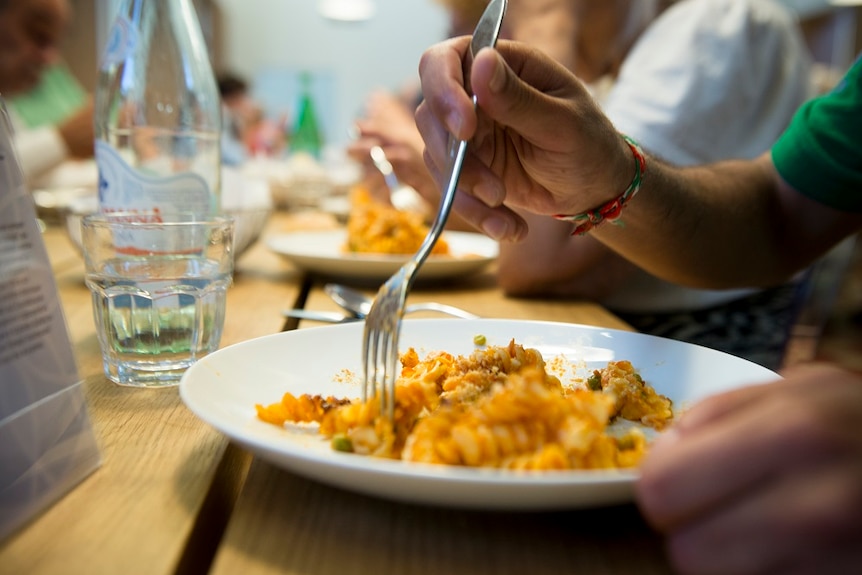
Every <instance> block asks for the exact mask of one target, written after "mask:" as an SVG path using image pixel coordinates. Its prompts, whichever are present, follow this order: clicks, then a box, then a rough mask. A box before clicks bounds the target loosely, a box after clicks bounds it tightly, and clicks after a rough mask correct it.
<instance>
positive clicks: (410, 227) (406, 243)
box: [345, 187, 449, 255]
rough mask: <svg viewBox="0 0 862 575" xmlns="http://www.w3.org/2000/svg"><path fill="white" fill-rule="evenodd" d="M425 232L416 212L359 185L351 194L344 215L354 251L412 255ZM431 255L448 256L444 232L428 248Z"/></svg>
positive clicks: (348, 242)
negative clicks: (385, 200) (373, 193)
mask: <svg viewBox="0 0 862 575" xmlns="http://www.w3.org/2000/svg"><path fill="white" fill-rule="evenodd" d="M427 234H428V226H427V225H426V224H425V222H424V221H423V219H422V216H421V215H420V214H418V213H416V212H407V211H402V210H398V209H396V208H395V207H393V206H391V205H389V204H384V203H382V202H379V201H376V200H375V199H374V198H372V197H371V195H370V194H369V193H368V191H367V190H365V189H364V188H362V187H356V188H354V190H353V191H352V193H351V196H350V214H349V216H348V218H347V245H346V246H345V250H346V251H348V252H353V253H372V254H413V253H415V252H416V251H417V250H418V249H419V246H420V245H422V242H423V241H424V240H425V236H426V235H427ZM431 253H432V254H433V255H448V254H449V246H448V244H447V243H446V235H445V234H443V235H442V236H441V237H440V238H439V239H438V240H437V243H436V244H435V245H434V248H433V249H432V250H431Z"/></svg>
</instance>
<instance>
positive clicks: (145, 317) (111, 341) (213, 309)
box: [81, 213, 234, 387]
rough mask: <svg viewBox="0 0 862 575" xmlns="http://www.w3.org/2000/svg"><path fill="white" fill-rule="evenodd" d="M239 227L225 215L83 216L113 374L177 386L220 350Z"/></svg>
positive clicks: (117, 378)
mask: <svg viewBox="0 0 862 575" xmlns="http://www.w3.org/2000/svg"><path fill="white" fill-rule="evenodd" d="M233 229H234V222H233V220H232V218H230V217H224V216H213V217H207V218H203V219H202V218H200V217H195V216H193V215H182V214H180V215H172V216H163V215H161V214H141V213H112V214H91V215H88V216H86V217H84V218H83V219H82V221H81V232H82V240H83V247H84V260H85V265H86V283H87V286H88V287H89V288H90V292H91V294H92V298H93V316H94V319H95V322H96V330H97V333H98V337H99V344H100V346H101V349H102V360H103V365H104V370H105V375H107V376H108V378H109V379H111V380H112V381H114V382H115V383H118V384H120V385H127V386H134V387H166V386H173V385H176V384H178V383H179V380H180V377H182V374H183V373H184V372H185V370H186V369H187V368H188V367H189V366H190V365H192V364H193V363H194V362H195V361H196V360H197V359H199V358H201V357H203V356H205V355H206V354H208V353H210V352H212V351H215V350H216V349H217V348H218V346H219V342H220V340H221V334H222V328H223V326H224V316H225V298H226V293H227V289H228V287H229V286H230V284H231V281H232V278H233V262H234V258H233Z"/></svg>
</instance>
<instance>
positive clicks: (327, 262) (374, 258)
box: [266, 230, 499, 282]
mask: <svg viewBox="0 0 862 575" xmlns="http://www.w3.org/2000/svg"><path fill="white" fill-rule="evenodd" d="M444 237H445V238H446V241H447V242H448V243H449V248H450V251H451V252H452V255H451V256H435V255H431V256H428V259H427V260H426V261H425V263H424V264H423V266H422V267H421V268H420V269H419V276H418V279H423V280H428V279H442V278H449V277H458V276H462V275H466V274H469V273H473V272H476V271H478V270H480V269H482V268H483V267H484V266H486V265H487V264H488V263H489V262H491V261H493V260H494V259H495V258H496V257H497V253H498V251H499V248H498V246H497V242H495V241H494V240H492V239H491V238H489V237H487V236H484V235H482V234H475V233H469V232H450V231H447V232H444ZM346 242H347V231H346V230H326V231H319V232H296V233H289V234H280V235H274V236H270V237H268V238H267V239H266V244H267V246H269V248H270V249H271V250H272V251H274V252H276V253H278V254H281V255H282V256H284V257H286V258H287V259H289V260H290V261H291V262H293V263H294V264H295V265H297V266H299V267H300V268H303V269H305V270H308V271H311V272H316V273H319V274H323V275H327V276H334V277H343V278H351V279H358V280H366V281H375V282H384V281H386V280H387V279H388V278H389V276H391V275H392V274H394V273H395V272H396V271H398V268H400V267H401V265H402V264H403V263H404V262H405V261H406V260H407V259H408V258H409V257H410V256H409V255H398V256H395V255H385V254H354V253H348V252H345V251H344V245H345V243H346Z"/></svg>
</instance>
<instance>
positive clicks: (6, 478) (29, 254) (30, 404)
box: [0, 99, 100, 540]
mask: <svg viewBox="0 0 862 575" xmlns="http://www.w3.org/2000/svg"><path fill="white" fill-rule="evenodd" d="M99 463H100V457H99V451H98V447H97V445H96V440H95V437H94V435H93V430H92V427H91V424H90V420H89V417H88V415H87V409H86V404H85V400H84V395H83V391H82V389H81V383H80V378H79V377H78V372H77V367H76V365H75V358H74V355H73V350H72V344H71V341H70V340H69V333H68V329H67V327H66V322H65V317H64V315H63V310H62V307H61V304H60V299H59V296H58V293H57V286H56V283H55V281H54V275H53V273H52V271H51V265H50V262H49V260H48V254H47V252H46V250H45V245H44V243H43V241H42V236H41V233H40V231H39V227H38V225H37V222H36V210H35V207H34V204H33V200H32V198H31V196H30V194H29V192H28V191H27V188H26V186H25V185H24V179H23V176H22V174H21V170H20V167H19V164H18V161H17V158H16V156H15V151H14V146H13V143H12V131H11V127H10V124H9V119H8V115H7V112H6V107H5V104H4V103H3V101H2V99H0V540H2V539H4V538H5V537H6V536H8V535H9V534H10V533H12V532H13V531H14V530H16V529H17V528H18V527H20V526H21V525H22V524H23V523H25V522H26V521H27V520H29V519H30V518H32V517H33V516H34V515H36V514H37V513H39V512H40V511H41V510H43V509H44V508H45V507H47V506H48V505H50V504H51V503H53V502H54V501H56V500H57V499H58V498H59V497H61V496H62V495H63V494H65V493H66V492H68V490H69V489H71V488H72V487H73V486H74V485H76V484H77V483H78V482H80V481H81V480H82V479H83V478H84V477H86V476H87V475H88V474H89V473H91V472H92V471H93V470H94V469H96V468H97V467H98V465H99Z"/></svg>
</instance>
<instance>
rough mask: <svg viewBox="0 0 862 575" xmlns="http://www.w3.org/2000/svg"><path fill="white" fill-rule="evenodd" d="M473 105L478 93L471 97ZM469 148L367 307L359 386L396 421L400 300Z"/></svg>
mask: <svg viewBox="0 0 862 575" xmlns="http://www.w3.org/2000/svg"><path fill="white" fill-rule="evenodd" d="M505 11H506V0H492V1H491V2H490V3H489V4H488V7H487V8H486V9H485V12H484V14H482V18H481V19H480V20H479V24H478V25H477V26H476V30H475V31H474V32H473V40H472V41H471V43H470V49H471V53H472V54H473V55H475V54H477V53H478V52H479V50H480V49H482V48H484V47H493V46H494V45H495V44H496V42H497V36H498V35H499V32H500V26H501V24H502V22H503V15H504V14H505ZM473 105H474V106H475V105H476V97H475V96H473ZM466 152H467V142H466V141H465V140H460V141H458V142H457V145H453V146H450V148H449V163H450V168H449V174H450V175H449V181H448V184H447V186H446V191H445V193H444V194H443V197H442V199H441V200H440V206H439V207H438V209H437V215H436V217H435V218H434V222H433V223H432V224H431V229H430V230H429V231H428V235H426V236H425V240H424V241H423V242H422V245H421V246H419V250H418V251H417V252H416V253H415V254H414V255H413V257H412V258H410V259H409V260H408V261H407V262H406V263H405V264H404V265H403V266H401V268H400V269H399V270H398V271H397V272H395V274H393V275H392V277H390V278H389V279H388V280H387V281H386V283H384V284H383V285H382V286H381V287H380V290H379V291H378V292H377V296H376V297H375V298H374V303H373V304H372V306H371V311H370V312H369V313H368V316H367V317H366V318H365V330H364V334H363V340H362V357H363V370H364V379H363V384H362V401H368V399H369V390H372V391H373V394H374V395H376V396H378V401H379V402H380V413H381V414H383V413H385V414H387V416H388V417H389V420H390V421H392V422H393V423H394V418H395V380H396V379H397V367H398V340H399V336H400V334H401V318H402V317H403V316H404V304H405V302H406V300H407V294H408V293H409V292H410V288H411V287H412V285H413V281H414V280H415V279H416V274H417V272H418V271H419V268H420V267H421V266H422V264H423V263H424V262H425V259H426V258H427V257H428V254H429V253H430V252H431V249H432V248H433V247H434V244H435V243H437V239H438V238H439V237H440V234H441V233H442V232H443V228H444V227H445V225H446V220H447V218H448V217H449V212H450V211H451V209H452V203H453V201H454V199H455V191H456V190H457V188H458V178H459V177H460V175H461V166H462V165H463V163H464V156H465V155H466Z"/></svg>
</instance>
